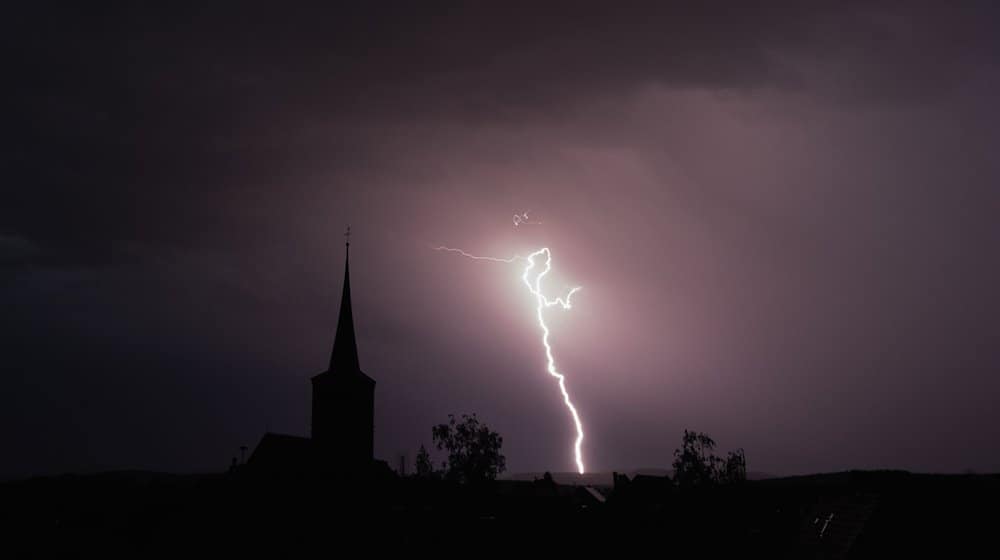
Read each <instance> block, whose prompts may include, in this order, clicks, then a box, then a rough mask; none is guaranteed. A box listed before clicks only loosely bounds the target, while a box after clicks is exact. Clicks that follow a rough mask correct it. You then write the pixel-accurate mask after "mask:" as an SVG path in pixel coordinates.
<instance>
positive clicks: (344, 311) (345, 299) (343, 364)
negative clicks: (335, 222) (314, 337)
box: [330, 226, 361, 373]
mask: <svg viewBox="0 0 1000 560" xmlns="http://www.w3.org/2000/svg"><path fill="white" fill-rule="evenodd" d="M344 237H345V238H346V239H347V241H346V242H345V246H346V248H347V252H346V254H345V256H344V292H343V295H341V298H340V317H339V318H338V319H337V334H336V336H335V337H334V339H333V353H332V354H331V355H330V371H335V372H336V371H341V372H344V373H351V372H357V371H361V365H360V364H359V362H358V343H357V340H356V339H355V337H354V314H353V313H351V273H350V264H351V226H347V232H346V233H345V234H344Z"/></svg>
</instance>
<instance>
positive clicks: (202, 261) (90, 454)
mask: <svg viewBox="0 0 1000 560" xmlns="http://www.w3.org/2000/svg"><path fill="white" fill-rule="evenodd" d="M584 4H585V3H580V2H572V3H569V2H567V3H554V4H548V5H546V6H544V7H541V6H538V5H536V4H534V3H523V4H522V3H508V2H504V3H496V4H492V5H490V6H486V5H478V4H477V5H476V6H471V5H462V3H450V2H431V3H423V2H421V3H403V2H401V3H398V4H394V3H390V4H379V5H378V6H352V7H346V6H340V5H336V4H325V5H323V6H321V7H316V9H313V10H307V9H302V8H290V7H280V6H275V5H270V6H266V7H255V6H248V5H246V4H243V3H240V4H236V5H232V6H222V5H215V6H212V7H194V6H192V7H180V6H175V5H167V4H164V5H163V6H161V7H159V8H152V7H149V6H117V7H103V8H93V7H89V6H88V7H84V6H74V5H67V6H63V7H59V8H55V7H17V8H11V9H10V10H9V13H7V14H5V17H4V19H5V21H6V22H7V26H6V27H7V30H6V32H5V33H4V37H3V39H0V40H2V41H3V43H4V48H5V52H9V53H11V54H12V55H13V60H14V62H13V64H12V65H11V67H10V68H9V69H8V77H7V80H5V82H7V83H8V84H9V85H8V86H7V88H6V92H5V97H6V99H7V104H6V107H7V113H8V115H9V118H8V122H7V123H6V125H5V129H6V130H8V131H9V134H8V135H7V138H8V145H7V148H6V149H5V150H4V151H3V152H4V155H3V167H2V169H3V175H4V180H3V185H4V187H3V197H2V200H0V337H2V338H0V339H2V340H3V344H2V348H3V357H2V359H3V364H2V365H0V372H2V380H3V383H4V389H3V390H2V391H0V436H2V438H3V441H4V449H5V451H4V459H3V461H0V478H6V477H13V476H24V475H30V474H49V473H60V472H67V471H76V472H93V471H102V470H109V469H132V468H136V469H150V470H160V471H174V472H189V471H207V470H223V469H224V468H225V467H226V466H227V465H228V461H229V458H230V457H231V456H234V455H239V453H240V452H239V447H240V446H241V445H245V446H251V448H252V446H253V445H255V443H256V442H257V441H258V440H259V438H260V435H261V434H262V433H264V432H278V433H291V434H302V435H304V434H307V433H309V431H310V382H309V379H310V377H311V376H312V375H315V374H316V373H317V372H319V371H322V369H323V368H324V367H326V366H327V364H328V363H329V361H330V342H331V340H332V338H331V337H332V336H333V334H334V332H335V329H336V323H337V320H338V319H337V314H338V304H339V296H340V295H341V294H340V291H339V290H340V278H341V276H342V274H343V271H342V270H341V266H342V265H343V228H344V227H345V225H346V224H351V225H352V226H353V230H354V235H353V237H352V243H351V251H352V254H351V275H352V278H351V280H352V288H353V293H352V296H353V311H354V318H355V321H354V324H355V327H356V329H355V332H356V337H357V345H358V346H357V347H358V352H359V356H358V358H359V359H360V362H361V363H362V364H364V367H365V369H366V370H367V371H371V372H373V373H375V374H376V375H375V376H376V377H377V379H378V387H379V389H378V391H379V393H378V406H377V407H376V410H375V427H376V433H377V434H378V436H377V437H376V440H375V450H374V454H375V456H376V457H377V458H380V459H384V460H386V461H388V462H389V463H390V464H391V465H395V464H396V460H397V457H398V455H399V454H400V453H406V454H408V457H409V460H410V464H411V465H412V461H413V458H414V455H415V454H416V451H417V449H418V448H419V446H420V445H421V444H424V445H426V446H427V447H428V449H430V448H431V433H430V427H431V426H432V425H434V424H435V423H437V422H439V421H440V420H441V419H442V418H444V417H445V416H446V415H447V414H449V413H455V414H462V413H473V412H475V413H478V414H479V415H480V416H482V417H483V418H486V419H488V421H489V424H490V426H491V427H492V428H494V429H496V430H497V431H498V432H499V433H500V434H502V435H503V438H504V450H503V451H504V454H505V456H506V460H507V469H508V471H510V472H514V473H517V472H528V471H531V472H544V471H569V470H572V469H573V458H572V455H571V450H570V447H569V445H567V442H568V441H570V440H571V439H572V437H573V427H572V425H571V424H570V423H569V422H568V421H567V418H566V412H565V409H564V408H563V406H562V403H561V401H560V396H559V394H558V392H557V391H555V390H553V386H552V380H551V379H550V378H549V377H548V376H547V374H546V373H545V371H544V363H543V360H542V358H541V354H540V348H539V342H538V338H537V331H536V325H534V324H533V323H532V301H531V300H530V296H526V294H525V293H524V291H523V289H522V287H521V286H519V285H518V274H519V271H518V270H517V269H516V268H510V267H508V268H504V267H503V266H479V265H478V264H477V265H476V266H466V264H467V263H465V262H461V261H458V262H456V260H454V259H449V258H447V257H446V256H444V255H442V254H441V253H438V252H435V251H433V250H431V249H430V247H433V246H436V245H441V244H446V245H450V246H460V247H462V248H465V249H468V250H470V251H475V252H478V253H481V254H494V255H501V256H508V255H512V254H516V253H520V254H524V253H525V252H527V251H530V250H533V249H536V248H538V247H539V246H543V245H544V246H547V247H550V248H551V249H552V251H553V254H554V255H555V259H556V260H557V262H558V269H557V270H555V271H554V272H553V278H552V281H553V282H555V283H565V282H573V283H578V284H580V285H583V286H584V287H585V289H584V290H583V291H581V292H580V293H579V294H577V295H575V296H574V310H573V312H572V313H571V314H564V315H560V314H554V315H553V316H552V318H551V325H550V326H551V327H552V329H553V334H552V343H553V344H554V345H555V346H556V348H557V349H558V352H559V357H560V369H561V370H564V371H565V373H566V374H567V378H568V380H569V383H570V384H571V386H572V390H573V397H574V402H575V404H576V405H577V406H578V407H579V408H580V410H581V411H582V413H583V415H584V418H585V419H586V428H587V439H586V442H585V454H586V456H587V459H588V469H589V470H592V471H611V470H621V471H626V470H631V469H635V468H642V467H668V466H669V465H670V463H671V461H672V454H673V451H674V449H675V448H676V447H677V442H678V434H680V433H682V432H683V430H685V429H693V430H698V431H704V432H706V433H709V434H711V435H712V437H713V438H715V439H716V440H717V441H718V443H719V446H720V448H721V449H734V448H744V449H745V450H746V455H747V457H746V459H747V464H748V468H749V469H750V470H752V471H760V472H768V473H773V474H793V473H811V472H825V471H837V470H843V469H850V468H859V469H861V468H899V469H910V470H914V471H930V472H942V471H943V472H961V471H964V470H966V469H975V470H978V471H997V470H1000V448H998V447H997V446H996V441H998V439H1000V409H998V408H997V407H996V406H995V404H994V403H995V402H996V400H997V398H998V396H1000V376H998V375H997V372H998V371H1000V355H998V351H997V344H996V342H997V341H998V340H1000V296H998V292H997V289H996V286H998V285H1000V258H998V256H997V250H996V247H997V246H998V242H1000V225H998V224H1000V220H997V218H996V213H997V208H1000V190H998V189H997V188H996V185H997V183H998V181H1000V163H998V162H1000V160H998V159H997V158H996V157H995V155H994V152H995V151H996V149H995V148H996V146H997V145H1000V137H998V135H1000V127H998V126H997V125H998V120H1000V113H998V110H997V109H996V103H995V99H997V98H998V97H1000V72H998V68H997V62H996V53H997V52H998V47H1000V45H998V39H997V37H998V36H1000V35H998V34H997V33H996V29H997V28H998V26H997V23H998V21H997V18H998V11H997V9H996V8H995V7H994V6H992V5H991V3H988V2H968V3H962V5H961V6H960V7H956V6H945V5H944V4H943V3H926V4H923V3H911V2H905V3H904V2H899V3H895V2H885V3H882V2H875V3H850V2H849V3H843V2H829V3H826V2H821V3H819V4H816V3H810V5H809V6H806V5H804V3H799V2H769V3H767V4H766V5H753V3H745V2H731V3H722V4H719V5H705V6H701V5H699V6H695V5H694V4H693V3H692V4H690V5H673V6H663V5H661V3H643V4H635V5H627V4H628V3H625V4H622V3H617V2H616V3H613V4H609V5H607V6H606V7H602V8H592V7H586V6H585V5H584ZM525 211H528V212H530V213H531V216H532V218H534V219H537V220H538V221H539V222H541V223H540V224H525V225H521V226H519V227H513V225H512V224H511V216H512V215H513V214H515V213H522V212H525ZM577 298H578V299H577Z"/></svg>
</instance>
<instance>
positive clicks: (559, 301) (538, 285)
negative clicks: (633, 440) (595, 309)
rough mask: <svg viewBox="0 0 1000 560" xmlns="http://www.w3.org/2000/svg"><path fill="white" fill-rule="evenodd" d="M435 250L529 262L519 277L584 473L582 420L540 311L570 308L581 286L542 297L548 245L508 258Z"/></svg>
mask: <svg viewBox="0 0 1000 560" xmlns="http://www.w3.org/2000/svg"><path fill="white" fill-rule="evenodd" d="M434 250H436V251H450V252H453V253H458V254H460V255H462V256H463V257H466V258H470V259H474V260H482V261H491V262H502V263H513V262H515V261H525V262H527V263H528V265H527V266H526V267H525V269H524V274H522V275H521V280H522V281H523V282H524V285H525V286H527V288H528V291H530V292H531V295H533V296H535V301H536V303H537V305H536V306H535V312H536V315H537V317H538V326H539V327H540V328H541V329H542V345H543V346H544V347H545V358H546V369H547V370H548V372H549V375H551V376H552V377H555V378H556V379H557V380H558V381H559V391H561V392H562V396H563V402H564V403H566V408H568V409H569V412H570V414H571V415H572V416H573V423H574V424H575V425H576V441H575V442H574V444H573V451H574V454H575V456H576V468H577V470H578V471H579V472H580V474H583V473H584V470H585V469H584V466H583V452H582V451H581V447H582V446H583V422H581V421H580V415H579V413H578V412H577V411H576V407H575V406H573V402H572V401H571V400H570V397H569V391H567V390H566V376H565V375H563V374H562V373H560V372H559V370H558V369H557V368H556V360H555V357H554V356H553V355H552V347H551V346H550V345H549V327H548V325H546V324H545V315H544V313H543V312H544V311H545V309H546V308H549V307H552V306H555V305H558V306H560V307H562V308H563V309H572V308H573V303H572V298H573V294H575V293H576V292H578V291H579V290H580V289H581V288H582V286H577V287H575V288H572V289H571V290H570V291H569V292H568V293H567V294H566V297H565V298H555V299H549V298H547V297H545V294H543V293H542V278H544V277H545V275H546V274H548V273H549V271H550V270H552V252H551V251H549V248H548V247H542V248H541V249H539V250H537V251H535V252H534V253H531V254H530V255H528V256H527V257H522V256H520V255H514V256H513V257H510V258H508V259H502V258H498V257H482V256H478V255H473V254H470V253H467V252H465V251H463V250H461V249H455V248H452V247H443V246H439V247H434ZM540 255H544V256H545V265H544V266H545V268H544V270H542V271H541V272H539V273H538V274H537V275H536V276H535V278H534V282H532V281H531V278H530V277H531V271H532V270H534V269H535V266H536V262H535V258H536V257H538V256H540Z"/></svg>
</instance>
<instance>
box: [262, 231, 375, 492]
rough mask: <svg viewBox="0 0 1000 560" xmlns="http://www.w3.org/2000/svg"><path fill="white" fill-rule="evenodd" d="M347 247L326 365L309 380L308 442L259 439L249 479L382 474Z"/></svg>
mask: <svg viewBox="0 0 1000 560" xmlns="http://www.w3.org/2000/svg"><path fill="white" fill-rule="evenodd" d="M350 247H351V244H350V241H348V242H347V243H346V254H345V257H344V287H343V293H342V295H341V300H340V315H339V317H338V319H337V331H336V334H335V335H334V340H333V351H332V352H331V354H330V365H329V367H328V368H327V369H326V371H323V372H322V373H320V374H318V375H316V376H314V377H313V378H312V433H311V437H308V438H305V437H300V436H293V435H286V434H275V433H270V432H269V433H265V434H264V436H263V437H262V438H261V440H260V443H258V444H257V447H256V448H255V449H254V451H253V454H252V455H251V456H250V459H249V460H248V461H247V464H246V470H247V471H248V472H249V473H253V474H268V475H277V476H292V477H294V476H300V475H324V474H334V475H345V474H363V473H368V472H371V471H372V469H373V468H375V467H381V468H380V469H379V470H380V471H382V470H388V465H387V464H385V463H384V462H383V461H378V462H377V463H376V462H375V460H374V441H375V423H374V422H375V380H374V379H372V378H371V377H368V375H366V374H365V373H364V372H363V371H361V365H360V362H359V360H358V344H357V339H356V336H355V331H354V314H353V311H352V308H351V273H350Z"/></svg>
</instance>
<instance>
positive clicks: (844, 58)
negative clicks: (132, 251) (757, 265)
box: [0, 2, 995, 254]
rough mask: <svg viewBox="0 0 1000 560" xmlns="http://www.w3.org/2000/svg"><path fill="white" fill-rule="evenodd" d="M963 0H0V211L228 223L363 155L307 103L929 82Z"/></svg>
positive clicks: (341, 115)
mask: <svg viewBox="0 0 1000 560" xmlns="http://www.w3.org/2000/svg"><path fill="white" fill-rule="evenodd" d="M965 8H966V9H965V10H953V9H950V8H945V7H942V6H941V5H939V4H938V3H930V4H927V5H926V6H925V7H914V6H913V5H912V4H911V3H905V4H878V3H876V4H874V5H873V4H869V3H861V4H858V5H852V6H850V7H848V8H844V7H843V6H842V3H830V4H827V5H825V6H820V7H817V6H816V5H809V6H806V5H804V4H803V3H799V2H791V3H773V2H766V3H761V4H757V3H751V2H738V3H730V2H722V3H690V4H675V5H664V4H663V3H639V4H628V3H625V4H618V3H616V4H615V5H614V7H609V6H605V7H599V8H586V7H581V6H580V5H579V3H575V2H574V3H553V4H548V3H546V4H544V5H541V6H539V5H537V4H536V3H524V4H521V3H513V4H510V3H500V4H496V5H492V6H481V5H478V4H477V5H475V6H472V5H469V4H466V3H447V2H438V3H419V4H414V3H401V4H400V5H379V6H378V7H374V6H368V5H365V6H360V5H326V4H324V5H322V9H321V10H319V11H316V10H314V9H306V8H287V9H282V10H276V9H274V7H273V6H270V5H268V6H249V5H244V4H243V3H240V4H237V5H229V6H221V5H215V6H213V7H207V8H206V7H192V6H187V7H185V6H179V7H175V6H167V5H161V6H159V7H151V6H142V7H140V6H118V7H113V8H104V9H96V10H91V9H84V8H79V7H63V8H60V9H56V8H47V9H41V8H38V9H34V10H33V11H32V12H31V13H19V10H18V9H15V10H14V13H13V14H11V16H10V18H8V24H7V31H8V33H9V35H8V37H7V39H6V43H7V45H8V50H9V51H10V52H13V53H14V54H15V57H14V58H15V65H14V67H13V77H14V79H13V80H11V84H12V87H11V91H10V92H8V93H9V95H11V96H12V99H10V101H9V103H8V107H9V108H10V109H12V110H11V111H10V113H11V115H12V117H13V121H14V123H13V127H11V128H10V129H9V131H8V135H7V137H8V142H9V146H10V150H9V151H8V154H6V155H5V160H6V162H5V168H6V170H7V171H6V175H7V177H8V179H9V180H8V185H10V186H9V187H8V189H9V193H8V195H7V197H6V200H5V201H4V202H5V204H3V205H2V209H0V226H2V227H3V228H4V229H5V230H6V231H8V232H10V233H15V234H20V235H26V236H28V237H31V238H35V239H39V240H42V241H45V242H48V243H55V244H62V245H65V246H67V248H68V249H69V250H71V251H74V252H77V253H81V254H91V253H95V252H96V253H100V252H101V247H102V246H103V245H104V244H106V243H108V242H110V241H114V240H118V241H121V240H141V241H146V242H150V243H154V244H160V243H181V244H190V243H195V242H196V238H203V237H205V236H206V235H208V236H209V237H212V236H225V235H226V231H227V230H229V229H230V227H231V226H237V227H239V226H243V228H244V229H242V230H241V232H240V234H241V235H244V234H246V231H245V228H246V224H241V223H240V220H239V218H238V217H235V216H232V215H231V213H230V212H227V211H226V210H225V209H224V208H222V207H224V206H226V205H227V203H228V202H229V201H230V200H231V198H232V197H234V196H240V191H248V190H249V191H251V192H250V193H249V194H250V196H253V195H254V193H253V192H252V191H253V189H254V186H253V184H254V183H260V182H266V181H267V180H268V179H281V178H285V177H288V176H289V175H294V173H295V171H294V170H295V169H296V168H299V167H303V166H307V165H310V164H311V163H313V162H314V161H315V159H316V158H319V157H323V158H327V159H333V160H341V161H342V163H340V164H339V167H342V168H345V169H347V168H350V167H353V166H358V165H363V164H364V162H365V161H366V160H370V159H371V157H372V156H371V153H372V152H373V151H377V149H378V146H374V147H373V146H370V145H365V142H366V139H365V138H360V137H354V138H350V139H345V140H344V141H343V145H341V146H332V147H331V146H329V144H327V145H324V146H323V152H322V155H320V154H318V153H316V148H315V147H314V146H313V147H311V146H308V145H303V144H304V142H303V141H302V139H301V135H302V134H303V133H302V129H304V128H306V126H307V125H308V124H309V123H316V122H323V123H326V124H328V125H329V126H332V127H335V128H336V127H340V128H341V129H342V131H343V134H345V135H348V134H351V133H352V132H353V131H354V130H356V127H357V126H363V125H364V124H366V123H367V124H371V123H372V122H375V123H379V122H397V121H410V120H434V119H438V120H440V119H445V120H457V121H459V122H490V121H501V122H507V121H515V122H524V121H528V120H538V119H542V120H552V119H555V120H557V121H558V120H559V119H571V118H573V116H574V114H575V112H576V111H578V110H580V108H581V107H584V106H586V104H587V102H589V101H591V100H594V99H595V98H597V99H600V98H602V97H605V98H612V99H614V98H615V96H618V95H623V94H624V95H627V94H629V93H631V92H634V91H636V90H637V89H639V88H641V87H643V86H648V85H654V84H659V85H665V86H676V87H699V88H708V89H722V90H726V89H731V90H732V89H735V90H745V89H754V88H791V89H797V88H815V89H818V90H819V91H816V92H815V93H818V94H820V95H830V96H834V97H844V98H845V99H889V100H891V99H897V98H906V99H910V98H925V97H927V96H934V95H935V94H936V92H939V91H941V90H942V89H948V88H949V87H951V86H952V84H953V83H955V82H956V81H961V80H962V79H964V78H965V76H966V74H967V73H968V72H972V71H975V70H976V67H977V65H978V64H980V63H981V62H984V61H989V57H990V56H991V54H992V52H993V48H992V47H993V46H994V44H995V41H994V40H993V38H992V36H991V34H990V33H989V31H990V29H992V27H993V24H994V23H995V17H994V16H993V14H992V13H989V12H987V11H986V10H983V9H977V8H976V7H975V6H971V5H965ZM349 125H353V126H349ZM373 141H374V142H378V139H374V140H372V139H367V142H369V143H371V142H373ZM305 142H308V139H305ZM331 148H332V149H331ZM370 165H376V163H374V162H371V163H370ZM15 185H17V186H15ZM213 210H214V211H213ZM220 218H221V220H220ZM215 230H219V231H215Z"/></svg>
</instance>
